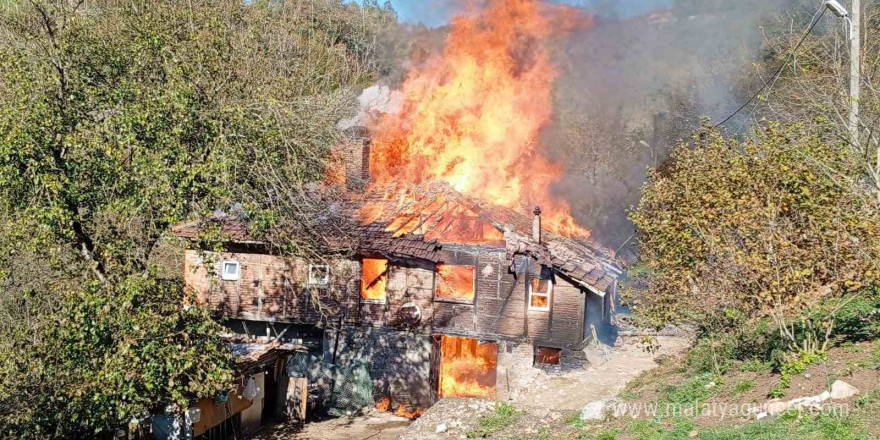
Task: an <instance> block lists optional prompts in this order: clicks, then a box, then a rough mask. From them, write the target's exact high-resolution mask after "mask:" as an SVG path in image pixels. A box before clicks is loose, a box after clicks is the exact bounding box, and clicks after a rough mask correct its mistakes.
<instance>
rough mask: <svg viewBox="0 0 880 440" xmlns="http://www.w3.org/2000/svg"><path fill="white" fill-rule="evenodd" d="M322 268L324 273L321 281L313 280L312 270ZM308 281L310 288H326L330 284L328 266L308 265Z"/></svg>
mask: <svg viewBox="0 0 880 440" xmlns="http://www.w3.org/2000/svg"><path fill="white" fill-rule="evenodd" d="M318 268H323V269H324V270H325V271H326V272H325V275H324V278H323V279H320V280H319V279H315V277H314V276H313V275H314V274H313V273H312V269H318ZM308 281H309V285H310V286H327V285H329V284H330V265H328V264H310V265H309V272H308Z"/></svg>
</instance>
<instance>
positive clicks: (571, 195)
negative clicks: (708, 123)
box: [383, 0, 821, 258]
mask: <svg viewBox="0 0 880 440" xmlns="http://www.w3.org/2000/svg"><path fill="white" fill-rule="evenodd" d="M550 1H552V2H554V3H566V4H570V5H576V6H579V7H584V8H586V9H587V10H589V11H590V12H591V13H592V14H594V15H595V16H596V17H597V18H596V23H595V25H594V26H593V27H591V28H588V29H582V30H578V31H577V32H576V33H575V34H573V35H571V36H570V37H569V38H567V39H566V40H565V41H564V42H563V43H561V44H560V45H559V47H555V48H554V50H555V62H556V64H557V66H558V69H559V78H558V80H557V82H556V85H555V90H554V100H555V114H554V118H553V121H552V123H551V124H550V125H549V126H548V127H547V128H546V129H545V130H544V132H543V133H542V137H541V139H540V140H539V141H540V144H541V145H542V146H543V147H544V148H545V149H546V154H547V155H548V156H549V157H550V158H551V159H553V160H554V161H555V162H557V163H560V164H563V165H564V166H565V167H566V171H567V173H566V177H565V178H564V179H563V181H561V182H559V183H558V184H557V185H555V187H554V191H555V192H556V193H557V195H559V196H560V197H562V198H564V199H566V200H568V201H569V203H570V204H571V207H572V212H573V214H574V216H575V218H576V219H577V220H578V221H579V222H580V223H581V224H582V225H584V226H586V227H588V228H590V229H591V230H592V231H593V237H594V238H595V239H597V240H598V241H599V242H601V243H603V244H605V245H606V246H608V247H611V248H612V249H618V248H621V249H623V250H624V252H623V254H624V257H628V258H631V257H632V256H633V255H634V252H635V249H634V248H633V247H631V246H630V247H624V246H623V245H624V244H631V243H632V240H630V239H631V237H632V236H633V233H634V227H633V225H632V224H631V223H630V222H629V221H628V219H627V211H628V210H629V209H630V208H631V207H632V206H634V205H636V204H637V203H638V200H639V197H640V195H641V187H642V185H643V184H644V183H645V181H646V168H647V167H650V166H656V165H659V164H661V163H662V162H663V161H664V160H665V159H666V158H667V156H668V153H669V151H670V149H671V148H672V147H674V146H675V145H676V144H677V142H678V141H679V140H681V139H685V138H687V137H688V136H689V135H690V133H692V132H693V131H694V130H695V129H697V128H698V127H699V125H700V122H701V119H702V118H709V119H710V120H712V121H719V120H721V119H723V118H724V117H726V116H727V115H729V114H730V113H731V112H732V111H734V110H736V108H737V107H739V105H741V104H742V103H743V102H744V100H745V99H747V98H748V97H749V96H750V95H751V94H752V93H754V91H755V90H757V89H758V87H760V84H761V81H762V78H761V76H760V75H759V73H758V72H757V71H756V70H755V68H754V62H755V61H758V60H760V59H761V58H762V57H763V56H764V55H765V54H764V50H763V47H762V43H763V42H764V38H765V34H764V32H765V31H767V32H771V31H772V30H773V29H770V30H766V29H764V28H763V26H766V25H772V24H773V23H778V22H779V20H778V18H779V17H781V16H783V15H790V16H793V17H797V18H798V19H801V20H807V19H809V17H810V16H811V15H812V14H813V13H814V12H815V11H816V8H818V6H819V5H820V4H821V1H820V0H550ZM430 2H431V3H429V4H430V5H437V4H440V5H444V7H443V8H441V9H438V10H436V11H433V12H430V11H429V12H430V13H431V14H433V15H431V17H432V20H437V19H440V18H438V16H437V14H439V15H440V16H442V17H448V16H449V14H451V13H454V12H455V10H456V9H455V5H456V4H460V2H459V1H458V0H430ZM438 2H439V3H438ZM392 3H393V4H394V5H395V7H399V6H400V5H405V6H407V7H409V9H407V10H406V11H405V12H406V13H404V14H401V16H402V18H403V19H404V20H408V21H409V22H410V23H412V22H414V21H418V20H417V19H415V18H414V16H413V11H418V8H412V6H413V2H412V1H408V0H398V1H394V2H392ZM418 3H419V4H422V3H421V2H418ZM423 6H427V5H423ZM425 13H428V12H425ZM416 15H418V14H416ZM791 26H792V27H793V28H799V27H800V26H801V23H800V22H798V21H797V19H795V20H794V21H792V22H791ZM402 30H403V33H404V34H405V35H406V36H405V37H402V36H401V35H399V34H395V38H393V39H391V40H389V41H393V42H394V43H393V44H389V45H388V51H389V53H394V54H397V55H399V54H400V53H403V52H409V53H416V52H417V51H419V50H422V51H430V52H433V51H435V50H439V48H440V47H442V41H443V36H444V35H445V33H446V32H447V29H446V28H442V27H441V28H435V29H430V28H428V27H425V26H413V25H407V26H404V27H403V28H402ZM407 67H408V66H407V64H406V63H404V64H402V65H400V66H399V69H397V70H393V71H389V72H388V74H387V76H386V78H385V79H384V81H383V84H388V85H391V86H392V88H393V87H394V86H395V85H397V84H399V82H400V80H402V79H403V78H404V77H405V71H406V69H407ZM747 119H748V112H744V114H743V115H741V116H739V117H738V118H736V119H734V120H733V121H732V124H730V126H731V127H732V128H733V129H734V131H736V130H742V129H743V128H744V127H746V122H747Z"/></svg>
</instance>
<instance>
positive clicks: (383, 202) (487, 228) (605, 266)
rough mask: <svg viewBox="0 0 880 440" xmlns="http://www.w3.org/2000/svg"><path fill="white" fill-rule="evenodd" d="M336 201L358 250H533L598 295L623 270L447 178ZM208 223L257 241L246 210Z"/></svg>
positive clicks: (606, 255)
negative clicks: (537, 231)
mask: <svg viewBox="0 0 880 440" xmlns="http://www.w3.org/2000/svg"><path fill="white" fill-rule="evenodd" d="M334 208H335V210H336V211H338V212H339V213H340V214H341V215H342V216H343V217H345V218H347V219H350V220H353V222H352V228H353V229H355V231H356V235H357V249H356V250H357V251H358V252H360V253H366V254H382V255H388V256H391V257H404V258H418V259H423V260H427V261H431V262H434V263H439V262H441V259H442V256H441V255H442V254H441V252H440V251H441V250H442V249H443V247H444V245H445V246H447V247H448V246H459V245H463V246H479V247H488V248H495V249H504V250H505V252H506V261H507V264H508V267H511V270H513V268H512V266H513V260H514V257H515V256H516V255H528V256H530V257H532V258H535V259H536V260H537V261H538V262H539V263H540V264H543V265H545V266H548V267H552V268H554V270H556V271H557V273H560V274H561V275H563V276H565V277H567V278H569V279H571V280H573V281H575V282H577V283H579V284H581V285H582V286H584V287H586V288H588V289H590V290H592V291H594V292H595V293H598V294H600V295H604V292H605V291H607V290H608V289H609V288H610V287H611V286H613V285H614V281H615V279H616V278H617V276H618V275H619V274H620V272H621V270H622V268H621V266H620V264H619V263H618V262H617V261H616V259H615V258H614V256H613V253H612V252H611V251H610V250H608V249H606V248H604V247H602V246H601V245H599V244H598V243H596V242H594V241H592V240H590V239H587V238H570V237H563V236H560V235H557V234H553V233H551V232H549V231H546V230H542V234H541V240H540V242H536V241H535V240H534V239H533V238H532V236H531V230H532V219H531V218H530V217H529V216H526V215H523V214H521V213H519V212H516V211H514V210H511V209H508V208H503V207H499V206H494V205H491V204H487V203H481V202H479V201H477V200H475V199H472V198H469V197H467V196H465V195H464V194H461V193H460V192H458V191H455V190H454V189H453V188H452V187H451V186H449V185H448V184H446V183H440V182H428V183H421V184H401V183H394V184H387V185H376V184H374V185H371V186H370V187H368V188H367V190H366V191H364V192H363V193H357V194H354V193H352V194H349V196H348V198H347V199H346V200H344V201H342V202H339V203H338V205H337V206H335V207H334ZM208 222H210V223H212V224H213V225H214V226H217V227H219V229H220V230H221V231H222V234H223V235H224V237H225V238H226V240H228V241H230V242H236V243H253V242H255V240H253V239H252V238H251V237H249V235H248V232H247V224H246V221H245V220H243V218H242V217H241V216H230V215H225V214H222V213H219V214H215V215H214V217H212V218H211V219H210V220H208ZM206 223H207V222H190V223H186V224H182V225H178V226H176V227H174V228H172V233H173V234H175V235H177V236H179V237H183V238H188V239H196V238H198V236H199V233H200V231H201V230H202V227H203V226H205V225H206Z"/></svg>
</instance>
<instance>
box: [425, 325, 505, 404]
mask: <svg viewBox="0 0 880 440" xmlns="http://www.w3.org/2000/svg"><path fill="white" fill-rule="evenodd" d="M440 344H441V348H440V352H441V354H440V378H439V389H440V397H480V398H487V399H492V398H495V380H496V374H497V373H496V370H495V368H496V366H497V362H498V358H497V356H498V344H496V343H491V342H489V343H483V344H480V343H479V341H478V340H476V339H471V338H461V337H457V336H447V335H443V337H442V340H441V342H440Z"/></svg>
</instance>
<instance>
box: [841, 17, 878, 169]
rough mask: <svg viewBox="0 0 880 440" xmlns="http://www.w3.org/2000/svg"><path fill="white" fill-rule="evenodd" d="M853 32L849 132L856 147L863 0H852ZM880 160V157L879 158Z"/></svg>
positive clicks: (850, 64) (860, 79) (851, 34)
mask: <svg viewBox="0 0 880 440" xmlns="http://www.w3.org/2000/svg"><path fill="white" fill-rule="evenodd" d="M850 13H851V16H852V23H851V24H850V26H851V29H852V32H851V33H850V36H849V38H850V40H849V41H850V42H849V44H850V49H849V50H850V63H849V100H850V107H849V133H850V140H851V142H852V145H853V146H854V147H858V146H859V87H860V85H861V81H862V76H861V53H862V35H861V28H862V0H852V9H851V11H850ZM877 160H878V162H880V157H878V158H877Z"/></svg>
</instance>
